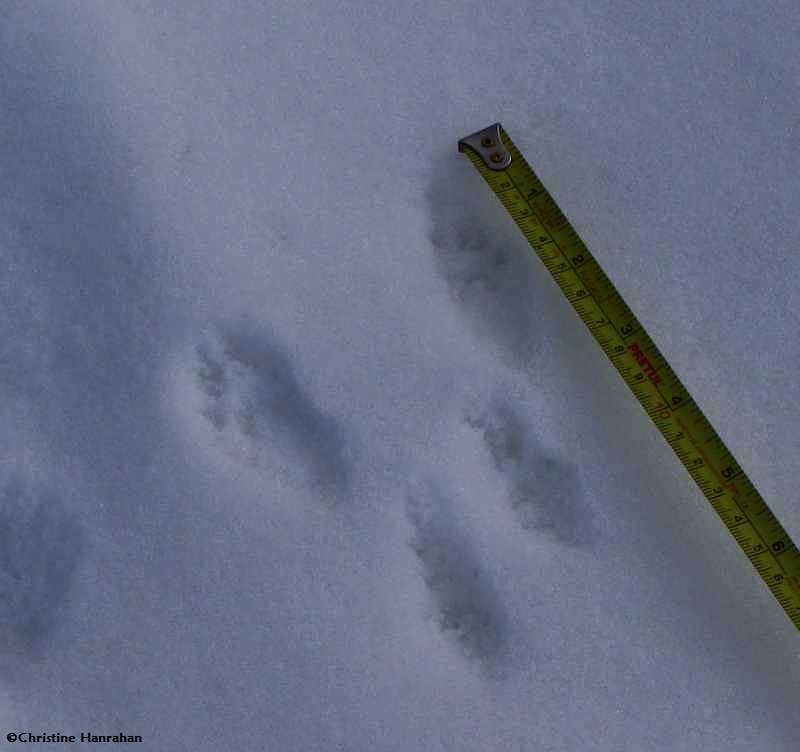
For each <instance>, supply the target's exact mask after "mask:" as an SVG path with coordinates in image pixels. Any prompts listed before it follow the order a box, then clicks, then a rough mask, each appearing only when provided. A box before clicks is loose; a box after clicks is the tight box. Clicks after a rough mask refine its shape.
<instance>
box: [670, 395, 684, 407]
mask: <svg viewBox="0 0 800 752" xmlns="http://www.w3.org/2000/svg"><path fill="white" fill-rule="evenodd" d="M681 402H683V398H682V397H678V396H677V395H675V396H674V397H673V398H672V404H673V405H680V404H681Z"/></svg>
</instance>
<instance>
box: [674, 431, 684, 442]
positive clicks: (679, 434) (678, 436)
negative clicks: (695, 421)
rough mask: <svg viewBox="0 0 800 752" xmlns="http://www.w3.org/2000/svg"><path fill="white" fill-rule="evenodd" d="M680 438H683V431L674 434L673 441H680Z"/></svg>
mask: <svg viewBox="0 0 800 752" xmlns="http://www.w3.org/2000/svg"><path fill="white" fill-rule="evenodd" d="M682 438H683V431H678V433H676V434H675V441H680V440H681V439H682Z"/></svg>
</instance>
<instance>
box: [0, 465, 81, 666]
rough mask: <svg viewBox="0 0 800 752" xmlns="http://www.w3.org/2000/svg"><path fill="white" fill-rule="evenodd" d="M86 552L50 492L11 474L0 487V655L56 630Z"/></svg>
mask: <svg viewBox="0 0 800 752" xmlns="http://www.w3.org/2000/svg"><path fill="white" fill-rule="evenodd" d="M81 547H82V542H81V534H80V529H79V526H78V524H77V523H76V522H75V520H74V519H73V518H72V517H71V516H70V514H69V513H68V512H67V510H66V509H65V508H64V506H63V505H62V503H61V501H60V499H59V497H58V496H57V495H56V493H55V492H54V491H53V490H52V489H49V488H45V487H42V486H37V485H35V484H32V483H30V482H28V481H27V479H26V478H25V477H24V476H23V475H22V474H21V473H19V472H12V473H11V474H10V475H8V476H7V477H5V478H4V479H3V483H2V486H0V652H2V651H3V650H5V649H7V648H9V647H10V646H11V645H13V644H20V643H22V644H26V643H27V644H30V643H31V642H32V641H33V640H35V639H36V638H38V637H41V636H42V635H44V634H45V633H46V632H47V630H48V628H49V627H51V626H52V624H53V617H54V614H55V609H56V607H57V606H58V605H59V603H60V602H61V601H62V600H63V598H64V596H65V595H66V592H67V590H68V588H69V584H70V579H71V576H72V573H73V571H74V568H75V565H76V563H77V560H78V557H79V554H80V551H81Z"/></svg>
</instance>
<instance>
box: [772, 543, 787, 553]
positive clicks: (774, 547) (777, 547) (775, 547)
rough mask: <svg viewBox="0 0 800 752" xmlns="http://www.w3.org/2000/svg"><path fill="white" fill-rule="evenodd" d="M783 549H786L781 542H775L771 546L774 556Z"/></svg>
mask: <svg viewBox="0 0 800 752" xmlns="http://www.w3.org/2000/svg"><path fill="white" fill-rule="evenodd" d="M784 548H786V544H785V543H784V542H783V541H775V543H773V544H772V550H773V551H774V552H775V553H776V554H777V553H779V552H780V551H783V549H784Z"/></svg>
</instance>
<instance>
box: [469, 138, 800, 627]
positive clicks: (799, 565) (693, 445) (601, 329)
mask: <svg viewBox="0 0 800 752" xmlns="http://www.w3.org/2000/svg"><path fill="white" fill-rule="evenodd" d="M458 150H459V152H463V153H464V154H466V156H467V157H469V159H470V160H471V162H472V163H473V164H474V165H475V167H476V168H477V170H478V172H480V174H481V175H482V176H483V178H484V179H485V180H486V182H487V183H488V184H489V187H490V188H491V189H492V190H493V191H494V193H495V195H496V196H497V198H498V199H500V201H501V203H502V204H503V206H504V207H505V208H506V211H508V213H509V214H510V215H511V217H512V218H513V219H514V221H515V222H516V223H517V226H518V227H519V229H520V230H522V233H523V234H524V235H525V237H526V238H527V239H528V242H529V243H530V245H531V247H532V248H533V250H534V251H535V252H536V255H537V256H539V258H540V259H541V260H542V263H543V264H544V265H545V267H547V270H548V271H549V272H550V274H551V275H552V277H553V279H554V280H555V282H556V284H557V285H558V286H559V287H560V288H561V291H562V292H563V293H564V295H565V296H566V298H567V300H568V301H569V302H570V303H571V304H572V307H573V308H574V309H575V310H576V311H577V313H578V315H579V316H580V317H581V319H582V320H583V323H584V324H586V326H587V327H588V328H589V331H590V332H591V333H592V336H593V337H594V338H595V339H596V340H597V343H598V344H599V345H600V347H602V348H603V352H604V353H605V354H606V355H607V356H608V358H609V360H610V361H611V362H612V363H613V364H614V366H615V367H616V369H617V370H618V371H619V373H620V375H621V376H622V378H623V379H624V380H625V383H626V384H627V385H628V386H629V387H630V390H631V391H632V392H633V394H634V395H635V396H636V399H637V400H639V404H640V405H641V406H642V407H643V408H644V410H645V412H646V413H647V414H648V415H649V416H650V419H651V420H652V421H653V422H654V423H655V424H656V426H657V427H658V430H659V431H661V434H662V435H663V436H664V438H665V439H666V440H667V443H668V444H669V445H670V446H671V447H672V449H673V451H674V452H675V454H677V455H678V459H679V460H680V461H681V463H683V466H684V467H685V468H686V470H687V471H688V472H689V475H691V476H692V478H694V481H695V483H697V485H698V486H699V487H700V490H701V491H702V492H703V495H704V496H705V497H706V499H708V501H709V503H710V504H711V506H712V507H713V508H714V510H715V511H716V512H717V514H718V515H719V517H720V519H721V520H722V522H723V523H724V524H725V526H726V527H727V528H728V530H729V531H730V533H731V535H732V536H733V537H734V538H735V539H736V542H737V543H738V544H739V546H740V547H741V549H742V551H744V553H745V555H746V556H747V558H748V559H750V562H751V563H752V565H753V566H754V567H755V568H756V570H757V571H758V573H759V575H761V578H762V579H763V580H764V582H765V583H766V585H767V587H768V588H769V589H770V590H771V591H772V594H773V595H774V596H775V598H776V599H777V600H778V603H780V604H781V606H783V609H784V610H785V611H786V613H787V615H788V616H789V618H790V619H791V621H792V623H793V624H794V625H795V626H796V627H797V628H798V629H800V551H798V549H797V546H795V544H794V543H793V542H792V540H791V538H790V537H789V535H788V534H787V532H786V531H785V530H784V529H783V527H782V526H781V524H780V523H779V522H778V520H777V519H776V518H775V515H774V514H773V513H772V512H771V511H770V509H769V507H768V506H767V503H766V502H765V501H764V499H763V498H762V497H761V495H760V494H759V493H758V491H756V489H755V486H753V484H752V482H751V481H750V479H749V478H748V477H747V476H746V475H745V473H744V471H743V470H742V468H741V467H740V466H739V464H738V463H737V462H736V460H735V459H734V457H733V455H732V454H731V453H730V451H729V450H728V448H727V447H726V446H725V444H724V443H723V442H722V439H720V437H719V436H718V435H717V432H716V431H715V430H714V428H713V426H712V425H711V423H710V422H709V421H708V419H707V418H706V416H705V415H703V412H702V411H701V410H700V408H699V407H698V406H697V403H696V402H695V401H694V400H693V399H692V397H691V395H690V394H689V392H688V391H687V390H686V387H685V386H684V385H683V384H682V383H681V382H680V379H678V377H677V376H676V375H675V373H674V371H673V370H672V368H670V366H669V363H667V360H666V358H664V356H663V355H662V354H661V353H660V352H659V350H658V348H657V347H656V346H655V343H654V342H653V340H652V339H651V338H650V336H649V335H648V334H647V332H646V331H645V330H644V327H643V326H642V325H641V323H639V321H638V320H637V319H636V317H635V316H634V315H633V313H632V312H631V309H630V308H629V307H628V306H627V304H626V303H625V301H624V300H623V298H622V296H621V295H620V294H619V292H618V291H617V290H616V288H615V287H614V285H612V284H611V281H610V280H609V279H608V277H607V276H606V274H605V272H603V270H602V269H601V267H600V264H599V263H598V262H597V260H596V259H595V258H594V256H592V254H591V253H590V252H589V250H588V249H587V248H586V245H585V244H584V243H583V241H582V240H581V239H580V238H579V237H578V233H577V232H575V230H574V229H573V228H572V226H571V225H570V223H569V222H568V221H567V218H566V217H565V216H564V214H563V212H562V211H561V209H559V207H558V205H557V204H556V202H555V201H554V200H553V198H552V196H551V195H550V194H549V193H548V192H547V190H545V188H544V186H543V185H542V183H541V181H540V180H539V178H538V177H537V176H536V174H535V173H534V171H533V170H532V169H531V168H530V167H529V165H528V163H527V162H526V161H525V159H524V158H523V156H522V154H520V152H519V150H518V149H517V147H516V146H515V145H514V143H513V142H512V141H511V139H510V138H509V137H508V134H507V133H506V132H505V130H503V128H502V126H501V125H500V123H495V124H494V125H490V126H489V127H488V128H484V129H483V130H481V131H478V132H477V133H473V134H472V135H471V136H467V137H466V138H462V139H461V140H460V141H459V142H458Z"/></svg>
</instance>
